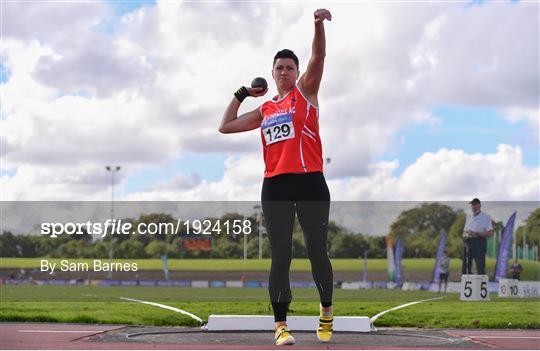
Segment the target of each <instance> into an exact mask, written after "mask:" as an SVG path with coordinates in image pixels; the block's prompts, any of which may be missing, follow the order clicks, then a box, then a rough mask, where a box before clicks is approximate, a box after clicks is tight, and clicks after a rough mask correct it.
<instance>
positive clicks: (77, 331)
mask: <svg viewBox="0 0 540 351" xmlns="http://www.w3.org/2000/svg"><path fill="white" fill-rule="evenodd" d="M17 332H19V333H103V332H105V330H31V329H21V330H17Z"/></svg>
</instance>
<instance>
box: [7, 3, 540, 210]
mask: <svg viewBox="0 0 540 351" xmlns="http://www.w3.org/2000/svg"><path fill="white" fill-rule="evenodd" d="M539 6H540V5H539V4H538V3H537V2H525V1H517V2H516V1H498V2H495V1H482V2H477V1H474V2H429V3H427V2H399V1H396V2H367V1H366V2H339V3H335V2H327V3H318V2H238V1H237V2H228V1H222V2H187V1H185V2H180V1H138V2H128V1H122V2H120V1H88V2H44V1H40V2H38V1H34V2H22V1H9V2H8V1H3V2H2V3H1V16H2V28H1V30H2V32H1V39H2V43H1V44H2V47H1V53H0V58H1V64H0V74H1V77H0V97H1V103H0V112H1V116H0V117H1V130H0V137H1V139H0V146H1V157H2V160H1V164H0V171H1V195H2V199H3V200H13V201H22V200H27V201H38V200H45V201H60V200H74V201H92V200H108V199H110V197H111V180H112V179H111V176H112V174H111V172H108V171H106V169H105V167H106V166H117V165H118V166H121V170H120V171H119V172H118V173H116V174H115V198H116V199H117V200H130V201H187V200H190V201H217V200H219V201H228V200H241V201H257V200H259V199H260V190H261V185H262V179H263V169H264V164H263V159H262V147H261V139H260V135H259V133H260V131H259V130H255V131H251V132H246V133H240V134H228V135H223V134H220V133H219V132H218V131H217V129H218V126H219V124H220V120H221V116H222V113H223V111H224V109H225V107H226V106H227V104H228V103H229V101H230V100H231V98H232V96H233V95H232V94H233V93H234V91H236V89H237V88H238V87H239V86H241V85H247V84H249V82H250V81H251V80H252V79H253V78H254V77H256V76H262V77H265V78H266V79H267V80H268V81H269V83H270V91H269V93H268V94H267V95H266V96H265V97H261V98H256V99H255V98H248V99H246V101H245V102H244V103H243V104H242V106H241V109H240V112H246V111H249V110H251V109H254V108H256V107H257V106H259V105H261V104H262V103H263V102H264V101H266V100H267V99H269V98H271V97H272V96H274V95H275V94H276V88H275V85H274V83H273V81H272V80H271V64H272V58H273V56H274V54H275V53H276V52H277V51H278V50H280V49H283V48H290V49H292V50H294V51H295V52H296V53H297V55H298V56H299V59H300V71H301V72H302V71H303V70H304V69H305V66H306V62H307V61H308V60H309V57H310V54H311V41H312V37H313V11H314V10H315V9H317V8H328V9H329V10H330V11H331V13H332V16H333V20H332V21H331V22H326V23H325V29H326V36H327V49H326V61H325V71H324V76H323V80H322V83H321V88H320V91H319V102H320V129H321V138H322V142H323V153H324V155H323V157H324V158H325V159H326V158H330V160H331V162H330V163H328V164H326V165H325V175H326V178H327V182H328V185H329V188H330V192H331V197H332V200H335V201H466V200H470V199H471V198H473V197H479V198H480V199H482V200H483V201H540V155H539V148H540V138H539V129H540V124H539V120H540V108H539V96H540V90H539V64H538V63H539V42H540V40H539Z"/></svg>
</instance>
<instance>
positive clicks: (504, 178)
mask: <svg viewBox="0 0 540 351" xmlns="http://www.w3.org/2000/svg"><path fill="white" fill-rule="evenodd" d="M225 164H226V171H225V174H224V176H223V178H222V179H221V180H220V181H218V182H202V183H201V184H198V185H197V186H195V187H191V188H190V189H182V188H177V190H176V191H174V190H170V191H162V189H161V188H160V187H159V186H157V187H155V189H154V190H150V191H147V192H141V193H133V194H130V195H129V196H128V197H127V198H126V200H175V201H176V200H202V201H204V200H206V201H210V200H224V201H225V200H229V201H233V200H244V201H258V200H259V199H260V188H261V185H262V161H261V160H260V155H257V154H251V155H249V156H245V157H241V158H234V159H233V158H231V159H228V160H227V161H226V163H225ZM331 167H333V165H332V164H330V165H329V166H327V168H331ZM398 167H399V162H398V161H397V160H396V161H391V162H386V161H383V162H379V163H377V164H373V165H371V166H370V170H369V174H366V176H363V177H349V178H342V179H334V180H329V181H328V185H329V188H330V192H331V197H332V200H333V201H465V200H467V199H468V200H470V198H472V197H479V198H481V199H482V200H486V201H540V189H539V179H540V168H539V167H537V168H534V169H531V168H528V167H526V166H524V165H523V160H522V153H521V149H520V148H519V147H512V146H510V145H505V144H501V145H499V146H498V148H497V151H496V152H495V153H492V154H479V153H477V154H467V153H465V152H463V151H462V150H447V149H440V150H439V151H437V152H435V153H429V152H428V153H424V154H423V155H422V156H420V157H419V158H418V159H417V160H416V162H415V163H414V164H412V165H410V166H408V167H407V168H406V169H405V170H404V172H403V173H402V174H401V175H396V174H395V173H396V170H397V168H398Z"/></svg>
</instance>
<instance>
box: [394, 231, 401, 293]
mask: <svg viewBox="0 0 540 351" xmlns="http://www.w3.org/2000/svg"><path fill="white" fill-rule="evenodd" d="M402 258H403V240H401V239H398V240H397V241H396V254H395V255H394V259H395V267H396V283H398V284H401V283H403V270H402V269H401V259H402Z"/></svg>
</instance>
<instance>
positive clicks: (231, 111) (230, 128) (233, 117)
mask: <svg viewBox="0 0 540 351" xmlns="http://www.w3.org/2000/svg"><path fill="white" fill-rule="evenodd" d="M246 89H247V91H248V93H249V96H263V95H264V94H266V92H267V91H268V89H263V88H246ZM240 104H241V102H240V100H238V99H237V98H236V97H233V98H232V100H231V102H230V103H229V106H227V108H226V109H225V112H224V113H223V117H222V118H221V125H220V126H219V129H218V130H219V132H220V133H223V134H229V133H240V132H247V131H248V130H253V129H257V128H259V127H260V126H261V122H262V115H261V112H260V111H259V109H258V108H256V109H255V110H253V111H250V112H246V113H244V114H242V115H241V116H238V109H239V108H240Z"/></svg>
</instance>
